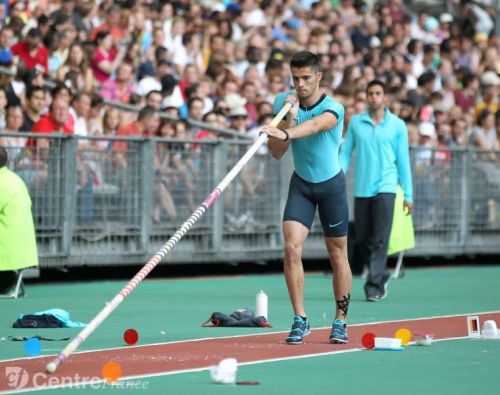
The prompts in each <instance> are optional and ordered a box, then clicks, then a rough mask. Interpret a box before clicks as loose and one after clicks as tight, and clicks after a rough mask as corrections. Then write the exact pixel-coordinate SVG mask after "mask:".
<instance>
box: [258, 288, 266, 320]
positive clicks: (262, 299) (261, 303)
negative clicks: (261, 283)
mask: <svg viewBox="0 0 500 395" xmlns="http://www.w3.org/2000/svg"><path fill="white" fill-rule="evenodd" d="M255 313H256V314H257V317H260V316H264V317H266V320H267V295H266V294H265V293H264V291H263V290H262V289H261V290H260V292H259V293H258V294H257V296H256V297H255Z"/></svg>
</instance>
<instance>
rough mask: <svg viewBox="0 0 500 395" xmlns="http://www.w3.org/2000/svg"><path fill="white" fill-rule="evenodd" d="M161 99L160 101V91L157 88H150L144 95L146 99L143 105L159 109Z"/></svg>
mask: <svg viewBox="0 0 500 395" xmlns="http://www.w3.org/2000/svg"><path fill="white" fill-rule="evenodd" d="M161 101H162V94H161V92H160V91H157V90H152V91H149V92H148V94H147V95H146V101H145V105H146V106H149V107H153V108H154V109H156V110H158V111H159V110H160V109H161V106H162V105H161Z"/></svg>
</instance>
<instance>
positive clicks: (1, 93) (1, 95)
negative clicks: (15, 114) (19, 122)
mask: <svg viewBox="0 0 500 395" xmlns="http://www.w3.org/2000/svg"><path fill="white" fill-rule="evenodd" d="M7 104H9V103H8V101H7V94H6V93H5V88H0V130H3V129H4V128H5V124H6V120H5V118H6V117H5V114H6V112H7V111H6V110H7Z"/></svg>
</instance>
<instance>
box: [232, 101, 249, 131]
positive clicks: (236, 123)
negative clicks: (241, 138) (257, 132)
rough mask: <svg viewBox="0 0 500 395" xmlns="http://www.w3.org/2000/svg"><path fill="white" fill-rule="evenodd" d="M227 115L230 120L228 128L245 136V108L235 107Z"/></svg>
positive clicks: (246, 128) (246, 122)
mask: <svg viewBox="0 0 500 395" xmlns="http://www.w3.org/2000/svg"><path fill="white" fill-rule="evenodd" d="M228 115H229V119H230V124H229V127H230V128H231V129H235V130H237V131H238V132H240V133H241V134H246V132H247V130H248V126H249V125H248V111H247V110H246V108H245V107H243V106H239V107H235V108H233V109H231V110H230V111H229V114H228Z"/></svg>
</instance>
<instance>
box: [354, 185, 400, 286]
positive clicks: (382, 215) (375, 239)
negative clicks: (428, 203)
mask: <svg viewBox="0 0 500 395" xmlns="http://www.w3.org/2000/svg"><path fill="white" fill-rule="evenodd" d="M395 198H396V195H395V194H393V193H380V194H378V195H376V196H374V197H370V198H356V199H355V203H354V222H355V228H356V244H355V247H354V248H355V253H354V256H355V257H356V259H357V260H359V262H356V265H358V264H359V266H361V267H364V266H367V267H368V269H369V274H368V278H367V280H366V283H365V287H364V288H365V293H366V296H372V295H374V294H381V293H383V292H384V284H385V283H386V282H387V281H388V280H389V278H390V274H389V271H388V270H387V248H388V246H389V237H390V235H391V227H392V218H393V216H394V200H395Z"/></svg>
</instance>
